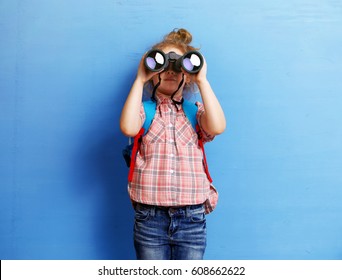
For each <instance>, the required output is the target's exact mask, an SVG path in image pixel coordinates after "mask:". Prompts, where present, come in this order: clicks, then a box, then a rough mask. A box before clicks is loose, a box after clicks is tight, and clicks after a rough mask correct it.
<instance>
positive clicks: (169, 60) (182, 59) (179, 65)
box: [144, 49, 203, 74]
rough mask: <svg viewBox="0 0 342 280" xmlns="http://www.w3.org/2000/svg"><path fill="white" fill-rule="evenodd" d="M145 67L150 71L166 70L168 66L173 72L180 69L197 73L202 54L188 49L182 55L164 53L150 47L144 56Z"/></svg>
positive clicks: (201, 61)
mask: <svg viewBox="0 0 342 280" xmlns="http://www.w3.org/2000/svg"><path fill="white" fill-rule="evenodd" d="M144 61H145V67H146V68H147V69H148V70H149V71H152V72H159V71H160V70H166V69H168V68H169V67H171V69H172V70H173V71H175V72H181V71H182V69H183V70H184V71H186V72H187V73H189V74H196V73H198V72H199V71H200V70H201V68H202V66H203V56H202V55H201V54H200V53H199V52H198V51H189V52H187V53H185V54H184V55H178V54H176V53H175V52H169V53H167V54H165V53H164V52H163V51H161V50H158V49H152V50H150V51H149V52H147V54H146V56H145V59H144Z"/></svg>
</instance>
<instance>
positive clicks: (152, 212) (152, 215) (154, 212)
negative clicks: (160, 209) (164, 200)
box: [150, 205, 156, 217]
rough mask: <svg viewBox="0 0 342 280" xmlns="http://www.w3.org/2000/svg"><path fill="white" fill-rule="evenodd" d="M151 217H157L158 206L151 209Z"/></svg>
mask: <svg viewBox="0 0 342 280" xmlns="http://www.w3.org/2000/svg"><path fill="white" fill-rule="evenodd" d="M150 215H151V217H154V216H155V215H156V206H152V205H151V207H150Z"/></svg>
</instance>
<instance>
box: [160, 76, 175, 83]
mask: <svg viewBox="0 0 342 280" xmlns="http://www.w3.org/2000/svg"><path fill="white" fill-rule="evenodd" d="M163 80H164V81H167V82H176V81H177V80H176V79H175V78H172V77H167V78H165V79H163Z"/></svg>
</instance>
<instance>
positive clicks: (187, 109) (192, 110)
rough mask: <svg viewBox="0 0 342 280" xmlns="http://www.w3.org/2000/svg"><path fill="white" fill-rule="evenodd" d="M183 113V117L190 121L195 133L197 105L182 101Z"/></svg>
mask: <svg viewBox="0 0 342 280" xmlns="http://www.w3.org/2000/svg"><path fill="white" fill-rule="evenodd" d="M183 111H184V113H185V116H186V117H187V118H188V120H189V121H190V123H191V126H192V127H193V129H194V130H195V131H196V125H197V111H198V107H197V105H196V104H195V103H192V102H190V101H187V100H184V102H183Z"/></svg>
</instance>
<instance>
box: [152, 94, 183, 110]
mask: <svg viewBox="0 0 342 280" xmlns="http://www.w3.org/2000/svg"><path fill="white" fill-rule="evenodd" d="M182 98H183V97H182V96H181V95H180V96H175V97H174V98H173V99H174V100H175V101H179V102H180V101H181V100H182ZM156 100H157V104H158V106H159V105H161V104H172V105H175V106H176V108H177V110H179V109H180V108H181V106H182V105H181V104H174V103H173V102H172V100H171V98H170V97H166V96H159V94H157V95H156Z"/></svg>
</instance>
